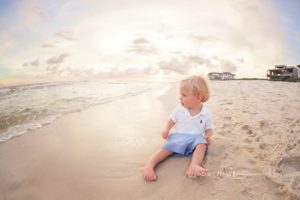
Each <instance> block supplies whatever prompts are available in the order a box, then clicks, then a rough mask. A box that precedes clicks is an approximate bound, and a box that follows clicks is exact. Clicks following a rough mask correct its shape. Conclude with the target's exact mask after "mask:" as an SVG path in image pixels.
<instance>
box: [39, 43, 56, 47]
mask: <svg viewBox="0 0 300 200" xmlns="http://www.w3.org/2000/svg"><path fill="white" fill-rule="evenodd" d="M41 47H43V48H54V47H55V45H53V44H42V45H41Z"/></svg>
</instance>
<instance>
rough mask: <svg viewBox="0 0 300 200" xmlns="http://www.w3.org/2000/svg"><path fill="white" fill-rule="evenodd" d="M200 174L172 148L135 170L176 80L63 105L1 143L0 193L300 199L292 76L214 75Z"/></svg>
mask: <svg viewBox="0 0 300 200" xmlns="http://www.w3.org/2000/svg"><path fill="white" fill-rule="evenodd" d="M211 90H212V96H211V99H210V100H209V101H208V103H207V106H208V107H209V108H210V110H211V111H212V113H213V115H214V136H213V143H212V144H211V145H210V147H209V153H208V156H207V158H206V162H205V167H206V168H208V169H209V171H210V173H209V176H208V177H201V178H196V179H195V178H193V179H191V178H187V177H185V175H184V172H185V169H186V168H187V167H188V164H189V161H190V158H188V157H185V158H178V157H171V158H169V159H167V160H166V161H165V162H163V163H162V164H161V165H159V166H158V167H157V175H158V180H157V181H156V182H152V183H148V182H145V181H144V180H143V178H142V173H141V169H142V168H143V166H144V164H145V162H146V161H147V159H148V158H149V156H151V154H152V153H153V152H154V151H156V150H157V149H158V148H160V146H161V145H162V144H163V142H164V141H163V139H162V138H161V136H160V133H161V130H162V129H163V127H164V126H165V123H166V121H167V120H168V118H169V114H170V112H171V111H172V109H173V108H174V107H175V105H176V104H177V100H178V89H177V84H174V86H173V87H172V89H170V90H168V91H167V92H166V91H165V90H164V89H162V90H161V91H153V92H150V93H147V94H142V95H138V96H133V97H129V98H126V99H122V100H118V101H115V102H111V103H107V104H103V105H100V106H97V107H93V108H90V109H88V110H85V111H82V112H79V113H73V114H69V115H67V116H65V117H63V118H61V119H59V120H58V121H56V122H54V123H53V124H51V125H48V126H45V127H43V128H41V129H38V130H35V131H32V132H30V133H27V134H24V135H22V136H20V137H16V138H13V139H11V140H9V141H7V142H4V143H0V199H5V200H11V199H31V200H34V199H39V200H40V199H43V200H44V199H45V200H48V199H63V200H67V199H72V200H76V199H85V200H86V199H189V200H192V199H228V200H229V199H230V200H232V199H272V200H276V199H299V198H300V167H299V166H300V117H299V110H300V87H299V83H284V82H269V81H225V82H223V81H214V82H212V83H211Z"/></svg>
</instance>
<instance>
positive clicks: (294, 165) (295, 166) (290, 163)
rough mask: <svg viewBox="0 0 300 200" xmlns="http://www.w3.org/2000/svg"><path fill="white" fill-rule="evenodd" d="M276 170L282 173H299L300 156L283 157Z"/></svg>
mask: <svg viewBox="0 0 300 200" xmlns="http://www.w3.org/2000/svg"><path fill="white" fill-rule="evenodd" d="M278 168H279V169H280V170H281V171H282V172H283V173H284V174H288V173H293V172H299V171H300V156H293V157H283V158H282V159H281V161H280V162H279V163H278Z"/></svg>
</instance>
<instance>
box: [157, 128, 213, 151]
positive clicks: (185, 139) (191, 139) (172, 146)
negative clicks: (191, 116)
mask: <svg viewBox="0 0 300 200" xmlns="http://www.w3.org/2000/svg"><path fill="white" fill-rule="evenodd" d="M197 144H206V151H205V155H206V154H207V150H208V147H207V146H208V145H207V141H206V139H205V138H204V137H203V136H202V135H201V134H186V133H173V134H170V135H169V137H168V139H167V141H166V142H165V144H164V145H163V146H162V148H163V149H166V150H169V151H172V152H174V153H175V155H179V156H190V155H192V154H193V151H194V150H195V148H196V145H197Z"/></svg>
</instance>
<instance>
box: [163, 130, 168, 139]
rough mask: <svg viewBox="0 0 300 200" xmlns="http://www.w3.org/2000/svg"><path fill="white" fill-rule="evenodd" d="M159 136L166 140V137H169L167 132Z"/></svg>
mask: <svg viewBox="0 0 300 200" xmlns="http://www.w3.org/2000/svg"><path fill="white" fill-rule="evenodd" d="M161 136H162V138H164V139H167V138H168V136H169V131H166V130H164V131H163V132H162V133H161Z"/></svg>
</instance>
